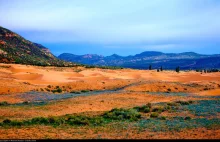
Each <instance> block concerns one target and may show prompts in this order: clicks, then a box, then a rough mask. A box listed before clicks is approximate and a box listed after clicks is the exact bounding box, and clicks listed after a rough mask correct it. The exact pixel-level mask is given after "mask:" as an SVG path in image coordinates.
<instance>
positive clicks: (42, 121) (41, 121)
mask: <svg viewBox="0 0 220 142" xmlns="http://www.w3.org/2000/svg"><path fill="white" fill-rule="evenodd" d="M31 123H32V124H49V121H48V118H44V117H36V118H33V119H31Z"/></svg>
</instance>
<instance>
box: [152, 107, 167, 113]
mask: <svg viewBox="0 0 220 142" xmlns="http://www.w3.org/2000/svg"><path fill="white" fill-rule="evenodd" d="M163 111H165V109H164V108H163V107H155V108H153V109H152V112H159V113H160V112H163Z"/></svg>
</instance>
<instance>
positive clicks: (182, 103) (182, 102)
mask: <svg viewBox="0 0 220 142" xmlns="http://www.w3.org/2000/svg"><path fill="white" fill-rule="evenodd" d="M176 103H179V104H181V105H189V102H188V101H176Z"/></svg>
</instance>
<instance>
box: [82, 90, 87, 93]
mask: <svg viewBox="0 0 220 142" xmlns="http://www.w3.org/2000/svg"><path fill="white" fill-rule="evenodd" d="M81 92H82V93H86V92H89V90H82V91H81Z"/></svg>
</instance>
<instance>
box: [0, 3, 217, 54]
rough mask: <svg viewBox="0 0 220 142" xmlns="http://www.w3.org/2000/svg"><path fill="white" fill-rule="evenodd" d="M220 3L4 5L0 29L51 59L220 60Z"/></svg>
mask: <svg viewBox="0 0 220 142" xmlns="http://www.w3.org/2000/svg"><path fill="white" fill-rule="evenodd" d="M219 13H220V0H53V1H51V0H0V16H1V18H0V25H1V26H3V27H5V28H8V29H10V30H12V31H15V32H17V33H18V34H20V35H21V36H23V37H25V38H26V39H28V40H30V41H33V42H37V43H40V44H42V45H44V46H46V47H48V48H49V49H50V50H51V51H52V53H54V54H55V55H59V54H61V53H64V52H66V53H67V52H68V53H73V54H80V55H81V54H88V53H92V54H102V55H105V56H107V55H111V54H114V53H116V54H119V55H122V56H126V55H134V54H137V53H140V52H143V51H162V52H166V53H168V52H169V53H170V52H174V53H179V52H189V51H193V52H197V53H202V54H220V18H219V17H220V14H219Z"/></svg>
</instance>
